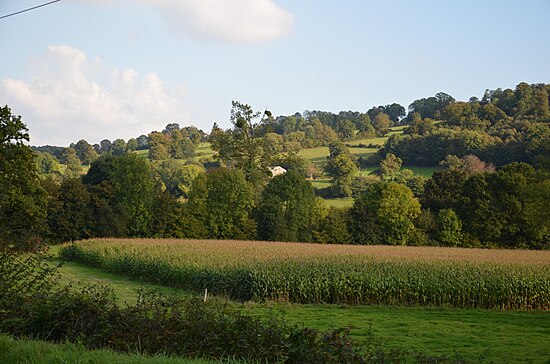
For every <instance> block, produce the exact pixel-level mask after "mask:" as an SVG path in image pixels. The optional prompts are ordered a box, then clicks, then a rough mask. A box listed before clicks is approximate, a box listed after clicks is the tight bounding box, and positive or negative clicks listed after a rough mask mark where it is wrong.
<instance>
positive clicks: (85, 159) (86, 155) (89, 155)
mask: <svg viewBox="0 0 550 364" xmlns="http://www.w3.org/2000/svg"><path fill="white" fill-rule="evenodd" d="M74 150H75V152H76V155H77V156H78V159H80V161H81V162H82V164H85V165H90V163H92V162H93V161H94V160H96V159H97V157H98V155H97V152H96V150H95V149H94V147H93V146H91V145H90V143H88V142H87V141H86V140H84V139H81V140H79V141H78V143H76V145H75V147H74ZM67 164H68V163H67Z"/></svg>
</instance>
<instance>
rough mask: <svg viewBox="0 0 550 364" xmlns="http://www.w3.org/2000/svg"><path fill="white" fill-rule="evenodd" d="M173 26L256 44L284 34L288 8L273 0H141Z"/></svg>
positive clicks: (287, 28)
mask: <svg viewBox="0 0 550 364" xmlns="http://www.w3.org/2000/svg"><path fill="white" fill-rule="evenodd" d="M142 1H143V2H145V3H146V4H148V5H151V6H153V7H155V8H156V9H157V10H158V11H159V13H160V15H161V16H162V18H163V19H164V20H165V21H166V22H168V23H169V24H170V25H171V26H172V27H173V28H176V29H182V30H184V31H186V32H187V33H189V34H191V35H194V36H197V37H201V38H209V39H214V40H218V41H227V42H236V43H251V44H258V43H264V42H269V41H272V40H274V39H277V38H280V37H282V36H284V35H286V34H287V33H288V32H289V31H290V29H291V28H292V25H293V23H294V18H293V16H292V14H291V13H290V12H288V11H287V10H285V9H283V8H281V7H279V6H277V5H276V4H275V2H274V1H273V0H142Z"/></svg>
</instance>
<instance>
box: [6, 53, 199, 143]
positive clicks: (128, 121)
mask: <svg viewBox="0 0 550 364" xmlns="http://www.w3.org/2000/svg"><path fill="white" fill-rule="evenodd" d="M33 71H34V72H35V74H34V75H33V77H32V78H31V79H29V80H14V79H5V80H3V81H2V84H1V87H0V98H2V99H5V100H7V101H8V104H9V105H10V106H11V108H12V110H13V112H14V113H16V114H21V115H22V116H23V120H24V121H25V122H26V123H27V126H28V127H29V130H30V135H31V143H32V144H34V145H41V144H56V145H68V144H69V143H71V142H76V141H78V140H79V139H82V138H85V139H87V140H88V141H89V142H91V143H96V142H99V141H100V140H102V139H105V138H108V139H115V138H125V139H128V138H131V137H137V136H138V135H139V134H142V133H147V132H150V131H152V130H159V129H162V127H163V126H164V125H166V124H167V123H169V122H180V123H181V122H182V121H183V120H185V119H186V118H187V117H188V107H187V106H186V105H185V104H184V103H183V102H182V101H181V100H183V99H184V95H183V92H181V91H174V90H170V89H168V88H167V87H166V85H165V84H164V83H163V81H162V80H161V79H160V78H159V76H158V75H157V74H156V73H149V74H146V75H143V76H140V75H139V74H138V72H136V71H135V70H133V69H129V68H128V69H121V70H120V69H116V68H106V67H104V66H103V65H101V63H99V62H98V61H92V62H90V61H89V60H88V57H87V55H86V54H85V53H84V52H82V51H80V50H78V49H75V48H72V47H69V46H50V47H48V52H47V54H46V55H45V56H44V57H42V58H41V59H39V60H37V61H35V64H34V65H33ZM180 88H181V87H180Z"/></svg>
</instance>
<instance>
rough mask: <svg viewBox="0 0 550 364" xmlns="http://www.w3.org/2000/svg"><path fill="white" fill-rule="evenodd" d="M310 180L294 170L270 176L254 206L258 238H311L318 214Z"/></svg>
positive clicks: (298, 239) (306, 239) (285, 239)
mask: <svg viewBox="0 0 550 364" xmlns="http://www.w3.org/2000/svg"><path fill="white" fill-rule="evenodd" d="M319 215H320V214H319V213H318V209H317V204H316V197H315V194H314V192H313V187H312V186H311V183H310V182H308V181H306V179H305V177H304V176H303V175H302V174H300V173H298V172H296V171H288V172H287V173H285V174H283V175H280V176H277V177H274V178H273V179H272V180H271V181H270V182H269V183H268V184H267V186H266V187H265V189H264V190H263V192H262V198H261V200H260V204H259V206H258V213H257V223H258V238H260V239H261V240H275V241H303V242H311V241H313V230H314V228H315V225H317V224H318V220H319V217H320V216H319Z"/></svg>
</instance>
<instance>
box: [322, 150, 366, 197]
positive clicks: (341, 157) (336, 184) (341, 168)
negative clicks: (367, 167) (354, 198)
mask: <svg viewBox="0 0 550 364" xmlns="http://www.w3.org/2000/svg"><path fill="white" fill-rule="evenodd" d="M325 172H326V173H327V174H328V175H329V176H331V177H332V181H331V187H332V188H333V189H334V191H335V193H336V194H338V195H340V196H344V197H349V196H351V194H352V192H353V191H352V185H353V179H354V178H355V176H356V175H357V173H358V172H359V170H358V168H357V166H356V165H355V163H354V162H353V160H352V159H351V158H350V156H349V155H348V154H345V153H344V154H338V155H336V156H335V157H333V158H330V159H329V160H328V162H327V164H326V165H325Z"/></svg>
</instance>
